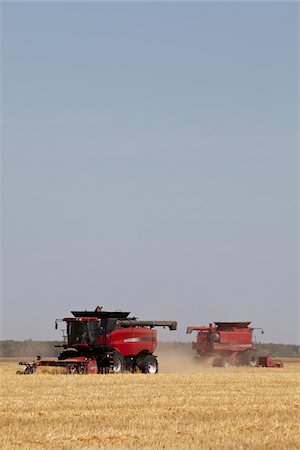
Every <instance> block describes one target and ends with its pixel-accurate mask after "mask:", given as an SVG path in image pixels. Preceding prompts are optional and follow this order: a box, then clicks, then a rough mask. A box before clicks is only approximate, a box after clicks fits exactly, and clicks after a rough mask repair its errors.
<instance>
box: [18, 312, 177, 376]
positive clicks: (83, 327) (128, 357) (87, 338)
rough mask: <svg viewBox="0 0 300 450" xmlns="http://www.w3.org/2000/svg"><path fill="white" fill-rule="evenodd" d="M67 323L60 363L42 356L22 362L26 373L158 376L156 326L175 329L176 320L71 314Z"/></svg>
mask: <svg viewBox="0 0 300 450" xmlns="http://www.w3.org/2000/svg"><path fill="white" fill-rule="evenodd" d="M72 314H73V317H67V318H64V319H58V320H57V321H56V323H55V328H56V329H57V325H58V321H63V322H66V325H67V336H66V338H67V342H66V343H65V344H64V345H62V346H61V347H63V351H62V353H61V354H60V355H59V357H58V359H57V360H44V359H42V358H40V357H38V359H37V360H36V361H34V362H33V363H32V364H29V363H20V364H21V365H22V366H23V371H22V370H21V371H18V373H24V374H25V373H26V374H27V373H33V372H34V371H35V370H36V368H37V367H41V366H50V367H65V368H66V369H67V370H68V371H69V373H78V374H83V373H109V372H113V373H119V372H123V371H131V372H135V371H136V370H140V371H141V372H143V373H151V374H155V373H157V371H158V362H157V359H156V357H155V355H154V354H153V353H154V351H155V349H156V346H157V331H156V330H154V329H153V328H154V327H168V328H169V329H170V330H176V328H177V322H175V321H145V320H144V321H143V320H142V321H141V320H137V319H136V318H135V317H128V316H129V314H130V313H129V312H119V311H117V312H111V311H102V308H99V307H97V308H96V310H95V311H72Z"/></svg>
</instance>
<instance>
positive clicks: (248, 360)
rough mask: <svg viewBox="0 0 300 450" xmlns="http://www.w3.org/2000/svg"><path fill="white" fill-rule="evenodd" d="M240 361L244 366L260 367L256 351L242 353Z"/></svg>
mask: <svg viewBox="0 0 300 450" xmlns="http://www.w3.org/2000/svg"><path fill="white" fill-rule="evenodd" d="M239 359H240V363H241V364H242V366H250V367H257V366H258V356H257V353H256V352H255V351H254V350H245V351H244V352H243V353H241V355H240V358H239Z"/></svg>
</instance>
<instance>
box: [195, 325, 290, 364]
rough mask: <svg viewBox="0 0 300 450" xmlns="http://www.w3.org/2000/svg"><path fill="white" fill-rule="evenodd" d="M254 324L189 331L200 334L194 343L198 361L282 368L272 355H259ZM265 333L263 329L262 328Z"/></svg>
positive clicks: (205, 327)
mask: <svg viewBox="0 0 300 450" xmlns="http://www.w3.org/2000/svg"><path fill="white" fill-rule="evenodd" d="M250 323H251V322H214V323H210V324H209V326H200V327H192V326H189V327H188V328H187V331H186V332H187V333H188V334H190V333H192V332H193V331H198V334H197V341H196V342H193V344H192V346H193V349H194V350H196V354H197V355H196V357H195V359H196V360H198V361H201V360H203V359H204V358H205V357H211V356H213V357H214V360H213V366H216V367H228V366H238V365H241V366H250V367H257V366H262V367H282V366H283V364H282V361H280V360H275V359H272V358H271V357H270V356H259V355H258V354H257V351H256V348H255V344H254V342H253V330H255V329H258V328H251V327H250V326H249V325H250ZM259 329H260V330H261V332H262V333H263V330H262V329H261V328H259Z"/></svg>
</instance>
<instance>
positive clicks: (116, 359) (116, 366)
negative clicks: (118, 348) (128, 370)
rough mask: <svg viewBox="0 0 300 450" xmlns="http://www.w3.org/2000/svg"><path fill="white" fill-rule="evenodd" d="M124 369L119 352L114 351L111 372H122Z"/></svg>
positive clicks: (122, 359)
mask: <svg viewBox="0 0 300 450" xmlns="http://www.w3.org/2000/svg"><path fill="white" fill-rule="evenodd" d="M123 370H124V358H123V356H122V354H121V353H117V352H116V353H114V366H113V373H122V372H123Z"/></svg>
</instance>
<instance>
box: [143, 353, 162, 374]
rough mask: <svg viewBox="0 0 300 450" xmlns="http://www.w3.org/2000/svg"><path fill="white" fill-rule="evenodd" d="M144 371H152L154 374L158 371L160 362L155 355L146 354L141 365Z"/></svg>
mask: <svg viewBox="0 0 300 450" xmlns="http://www.w3.org/2000/svg"><path fill="white" fill-rule="evenodd" d="M140 368H141V371H142V372H143V373H150V374H152V375H154V374H155V373H157V372H158V362H157V359H156V358H155V356H154V355H146V356H145V357H144V358H143V360H142V362H141V365H140Z"/></svg>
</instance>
